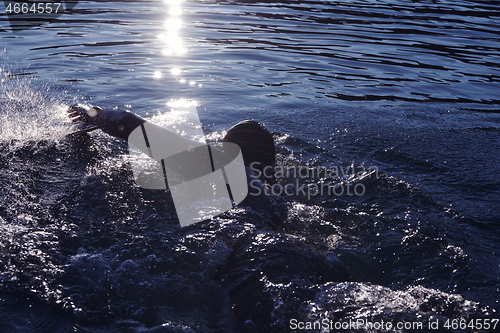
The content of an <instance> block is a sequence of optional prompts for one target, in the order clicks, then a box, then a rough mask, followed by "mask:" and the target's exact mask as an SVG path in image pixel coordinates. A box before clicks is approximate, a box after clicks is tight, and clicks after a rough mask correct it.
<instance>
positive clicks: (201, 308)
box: [0, 0, 500, 333]
mask: <svg viewBox="0 0 500 333" xmlns="http://www.w3.org/2000/svg"><path fill="white" fill-rule="evenodd" d="M499 34H500V4H499V3H498V2H495V1H465V0H461V1H438V0H436V1H336V2H334V1H259V2H256V1H201V0H200V1H180V0H179V1H177V0H167V1H165V2H161V1H127V2H112V1H80V2H79V3H78V4H77V5H76V6H75V7H74V8H73V10H72V11H71V12H70V13H68V14H64V15H62V16H60V17H59V18H58V19H57V20H55V21H52V22H48V23H45V24H43V25H41V26H38V27H33V28H31V29H27V30H23V31H18V32H15V33H14V32H12V31H11V29H10V27H9V21H8V20H7V17H6V16H5V15H3V16H0V41H1V45H0V46H1V48H2V49H3V51H2V52H1V59H2V60H1V63H0V70H1V72H0V228H1V232H0V313H1V314H2V315H1V316H0V332H7V333H14V332H16V333H17V332H23V333H25V332H27V333H30V332H36V333H41V332H50V333H54V332H75V331H76V332H119V333H121V332H238V331H239V332H289V331H293V330H292V328H293V327H291V326H290V320H292V319H296V320H297V321H298V322H299V321H300V322H320V321H321V320H324V319H328V320H331V321H332V322H344V323H346V322H349V320H367V321H370V322H372V323H380V322H382V321H384V322H391V323H394V325H396V324H397V323H405V324H409V325H410V326H411V325H415V324H417V325H418V323H422V325H423V328H422V329H419V327H418V326H414V327H413V328H409V329H406V330H402V331H405V332H414V331H415V332H425V331H433V332H434V331H453V332H476V331H480V330H479V329H478V327H477V325H476V326H469V327H465V328H462V329H461V328H460V327H449V328H447V327H445V324H446V323H447V322H448V323H451V320H452V319H456V320H460V319H462V320H463V321H464V322H466V323H469V322H470V320H471V319H474V320H476V319H478V320H479V322H482V323H484V322H486V319H488V320H491V319H497V318H498V319H500V314H499V313H498V311H499V310H500V304H499V300H500V248H499V245H498V239H499V236H500V228H499V225H498V223H499V222H500V218H499V217H500V209H499V202H500V181H499V179H498V175H499V173H500V149H499V148H500V136H499V132H500V116H499V110H500V97H499V96H500V95H499V91H500V41H499ZM75 102H79V103H87V104H97V105H100V106H102V107H105V108H114V107H117V108H125V109H129V110H131V111H133V112H136V113H138V114H140V115H141V116H143V117H145V118H147V119H149V120H152V121H154V122H157V123H159V124H161V125H164V126H169V127H170V128H174V129H175V130H177V131H179V132H180V133H183V134H186V135H189V131H190V127H189V124H187V125H186V123H188V121H186V118H185V117H184V114H185V112H187V111H193V110H194V111H197V112H198V115H199V117H200V120H201V123H202V124H203V130H204V132H205V134H206V136H207V138H208V139H209V140H212V141H215V140H220V138H221V137H222V136H223V135H224V131H225V130H227V129H228V128H229V127H230V126H231V125H232V124H234V123H236V122H238V121H240V120H243V119H249V118H254V119H256V120H259V121H262V122H264V123H265V124H266V126H267V127H268V128H269V129H270V130H272V132H273V134H274V136H275V139H276V142H277V144H278V153H279V154H278V164H279V165H284V166H287V167H296V169H300V168H302V170H306V168H305V167H306V166H307V167H309V169H307V170H320V169H321V170H327V172H326V173H323V174H319V175H318V174H312V173H308V174H307V175H305V176H303V177H300V176H299V177H294V176H293V175H288V176H286V177H281V178H280V177H278V179H276V180H275V181H276V183H275V184H278V185H281V186H287V185H289V184H292V185H290V186H291V187H289V188H293V189H294V191H293V194H292V195H281V196H280V198H279V199H278V200H277V201H278V203H277V205H276V212H257V211H253V210H251V209H249V208H245V207H240V208H237V209H233V210H231V211H229V212H227V213H225V214H223V215H221V216H219V217H217V218H214V219H213V220H211V221H207V222H204V223H198V224H195V225H192V226H189V227H186V228H181V227H180V226H179V223H178V220H177V216H176V213H175V210H174V209H173V203H172V200H171V198H170V196H169V195H166V194H165V193H164V192H163V191H155V190H145V189H142V188H140V187H138V186H137V185H136V184H135V183H134V180H133V177H132V170H131V167H130V163H129V159H128V154H127V147H126V144H125V143H124V142H121V141H119V140H115V139H111V138H109V137H108V136H107V135H105V134H103V133H100V132H97V131H96V132H92V133H90V134H81V135H70V133H71V132H72V128H71V126H70V124H68V121H67V120H66V118H65V117H66V116H65V109H66V108H67V106H68V105H70V104H72V103H75ZM197 139H200V138H197ZM352 170H355V172H354V173H353V172H352ZM297 181H298V183H297ZM324 183H328V184H333V183H334V184H337V185H339V187H338V188H343V189H347V188H348V187H349V188H351V189H354V188H355V186H357V187H356V189H358V190H361V189H363V195H347V194H345V193H344V194H343V195H335V194H332V193H330V194H323V195H319V194H318V195H312V196H308V195H307V192H301V191H299V189H300V188H301V186H302V185H304V186H305V185H308V186H312V187H314V186H316V187H318V186H321V184H324ZM270 185H272V184H270ZM278 185H275V186H274V187H272V188H271V189H278V188H279V186H278ZM295 190H297V191H295ZM358 193H359V192H358ZM276 216H278V217H276ZM436 322H437V323H438V326H439V329H438V330H430V329H429V326H428V325H429V323H436ZM477 322H478V321H475V322H474V323H477ZM492 327H493V326H491V328H492ZM497 329H500V324H499V325H498V327H497ZM306 331H307V330H306ZM309 331H311V332H320V331H321V330H320V329H316V330H309ZM328 331H329V330H328V329H324V330H323V331H322V332H328ZM330 331H332V332H333V331H335V330H334V329H333V330H330ZM341 331H342V332H348V331H355V330H353V329H346V330H341ZM357 331H359V332H384V331H386V332H392V331H394V330H391V329H381V328H380V327H379V328H369V327H368V328H367V327H361V328H360V329H359V330H357ZM486 331H493V329H490V330H486Z"/></svg>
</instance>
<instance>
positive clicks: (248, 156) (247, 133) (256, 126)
mask: <svg viewBox="0 0 500 333" xmlns="http://www.w3.org/2000/svg"><path fill="white" fill-rule="evenodd" d="M223 141H224V142H232V143H235V144H237V145H238V146H239V147H240V149H241V152H242V154H243V161H244V163H245V165H246V166H250V165H251V164H252V163H253V162H258V163H256V164H253V165H252V167H254V168H256V169H261V170H262V169H263V168H264V167H266V166H268V165H269V166H272V165H274V163H275V162H276V146H275V145H274V139H273V136H272V134H271V132H269V131H268V130H267V128H265V127H264V126H263V125H262V124H260V123H259V122H257V121H255V120H244V121H241V122H239V123H237V124H236V125H234V126H233V127H231V128H230V129H229V130H228V131H227V133H226V136H225V137H224V139H223Z"/></svg>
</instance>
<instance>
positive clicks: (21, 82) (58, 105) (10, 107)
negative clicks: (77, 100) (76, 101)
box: [0, 66, 74, 149]
mask: <svg viewBox="0 0 500 333" xmlns="http://www.w3.org/2000/svg"><path fill="white" fill-rule="evenodd" d="M69 103H71V101H70V100H69V98H68V96H67V94H66V93H65V92H64V91H60V90H58V89H56V88H55V87H54V86H51V85H50V84H48V83H42V82H40V81H36V80H34V79H32V78H30V77H29V74H28V73H24V74H23V73H13V72H12V70H10V69H9V68H8V67H7V66H1V67H0V142H1V143H2V144H5V143H9V144H8V147H10V149H17V148H19V147H23V146H27V145H31V144H33V143H36V142H39V141H42V140H46V141H51V142H57V141H59V140H60V139H62V138H64V137H65V136H66V135H68V134H70V133H71V132H72V131H74V129H72V127H71V126H70V121H69V119H68V117H67V115H66V110H67V108H68V104H69Z"/></svg>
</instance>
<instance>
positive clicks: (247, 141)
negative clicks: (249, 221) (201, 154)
mask: <svg viewBox="0 0 500 333" xmlns="http://www.w3.org/2000/svg"><path fill="white" fill-rule="evenodd" d="M68 114H69V117H70V119H71V120H72V121H73V122H74V123H76V125H77V126H78V127H79V131H80V132H90V131H92V130H95V129H101V130H102V131H103V132H105V133H107V134H109V135H111V136H114V137H117V138H120V139H124V140H128V139H129V136H130V135H131V133H132V132H134V130H135V129H136V128H138V127H140V126H142V129H143V131H144V126H145V125H146V124H147V126H148V127H153V128H157V129H160V130H161V138H162V140H165V143H166V144H167V145H168V146H169V147H172V149H173V150H175V149H177V148H178V147H193V146H194V147H196V146H200V143H199V142H195V141H192V140H190V139H187V138H185V137H183V136H181V135H179V134H177V133H175V132H174V131H172V130H169V129H167V128H160V127H159V126H158V125H155V124H152V123H150V122H148V121H147V120H145V119H143V118H141V117H139V116H137V115H135V114H133V113H132V112H129V111H123V110H105V109H102V108H100V107H98V106H94V107H86V106H82V105H72V106H70V107H69V108H68ZM223 142H229V143H234V144H237V145H238V146H239V147H240V149H241V154H242V157H243V162H244V165H245V171H246V176H247V184H250V183H252V186H251V187H250V186H249V188H248V195H247V196H246V198H245V199H244V200H243V201H242V202H241V203H240V205H242V206H248V207H251V208H253V209H259V210H261V209H265V210H271V211H272V210H273V209H272V208H273V207H272V206H273V203H272V201H271V198H270V197H269V196H268V195H265V194H264V193H265V191H264V190H263V186H264V185H263V183H262V182H261V181H260V180H259V181H258V182H256V181H255V180H258V178H257V176H256V175H255V173H254V172H253V171H252V169H251V168H250V165H251V164H252V163H254V162H257V163H254V164H253V165H252V167H253V168H254V169H255V168H260V169H263V168H265V167H266V166H273V165H274V163H275V161H276V146H275V143H274V139H273V136H272V134H271V133H270V132H269V130H267V129H266V128H265V127H264V126H263V125H262V124H260V123H259V122H257V121H255V120H244V121H241V122H239V123H237V124H235V125H234V126H233V127H231V128H230V129H229V130H228V132H227V133H226V135H225V137H224V138H223ZM211 149H212V151H213V148H211ZM144 150H146V149H144ZM143 152H144V153H146V154H147V155H149V156H151V155H150V152H149V154H148V152H147V151H143ZM174 154H175V152H172V153H167V154H165V156H172V155H174ZM256 165H257V166H258V167H256ZM181 168H182V167H179V169H178V170H177V171H179V170H181ZM190 171H191V170H190ZM255 184H257V185H258V186H255ZM257 193H258V194H257Z"/></svg>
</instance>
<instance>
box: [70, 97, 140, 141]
mask: <svg viewBox="0 0 500 333" xmlns="http://www.w3.org/2000/svg"><path fill="white" fill-rule="evenodd" d="M68 116H69V118H70V119H71V120H72V121H73V122H75V123H80V124H81V126H80V127H81V128H82V130H81V131H84V132H89V131H92V130H94V129H96V128H100V129H101V130H103V131H104V132H106V133H108V134H109V135H112V136H115V137H117V138H121V139H127V138H128V136H129V134H130V133H131V132H132V131H133V130H134V129H135V128H136V127H138V126H140V125H141V124H143V123H144V122H145V120H144V119H142V118H140V117H138V116H136V115H135V114H133V113H131V112H129V111H124V110H104V109H102V108H100V107H98V106H93V107H86V106H82V105H71V106H70V107H69V108H68ZM82 123H83V124H82ZM80 124H79V125H80Z"/></svg>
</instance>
